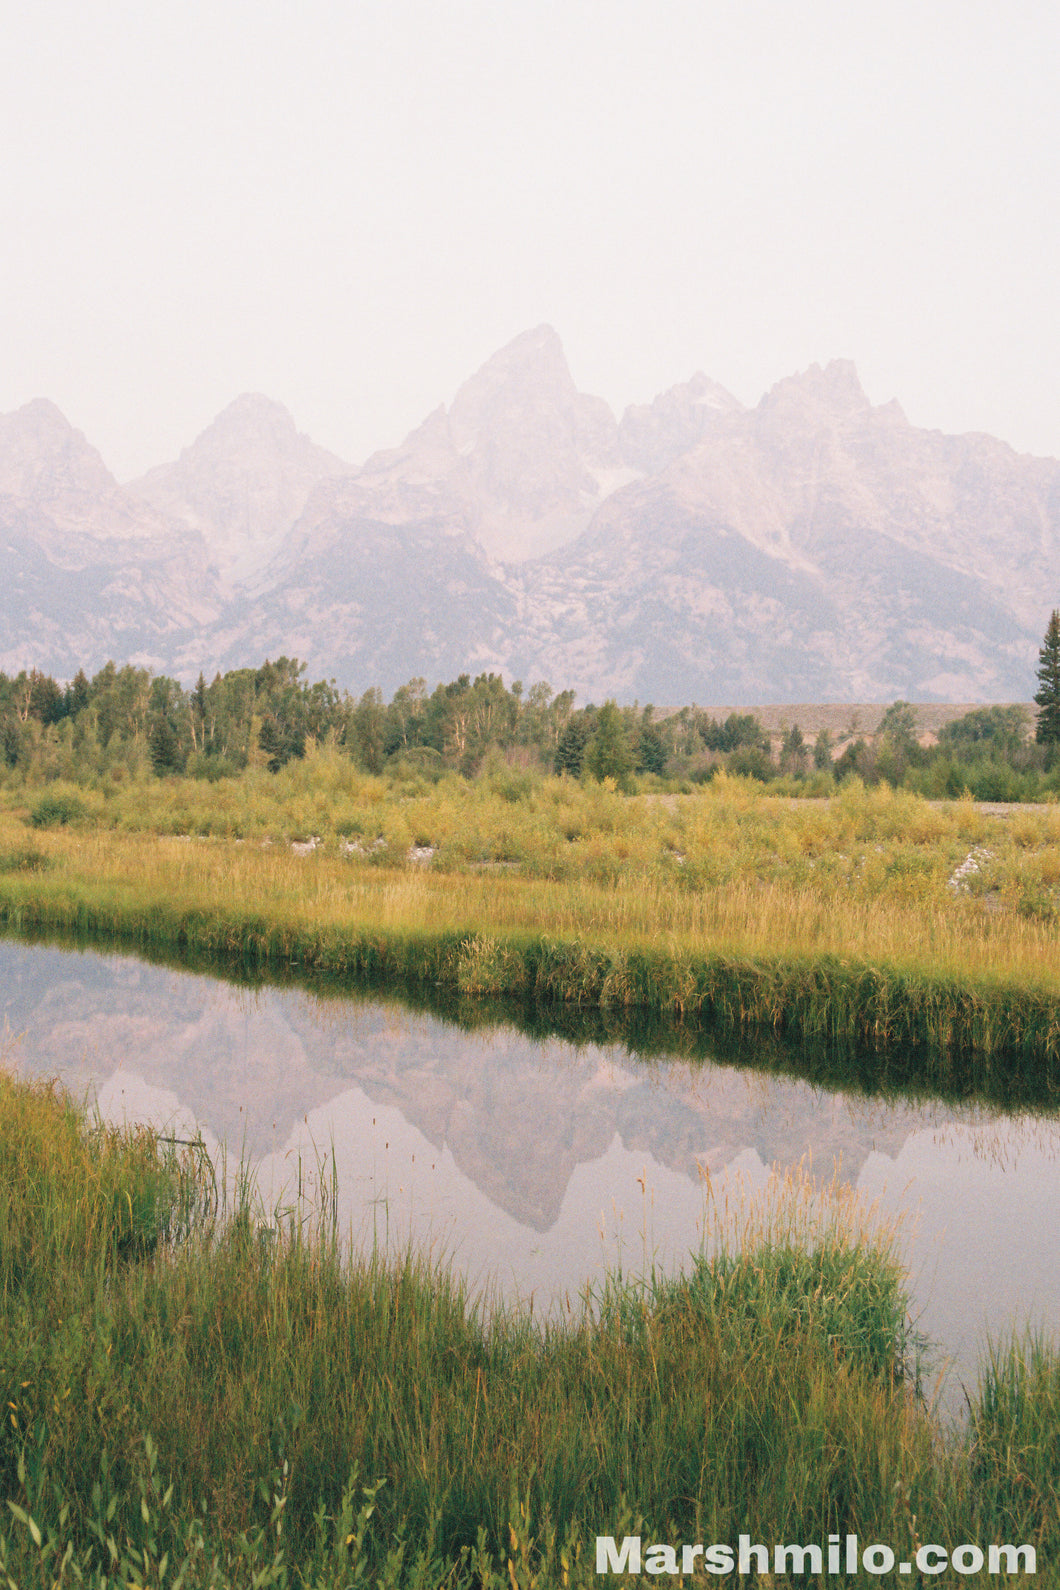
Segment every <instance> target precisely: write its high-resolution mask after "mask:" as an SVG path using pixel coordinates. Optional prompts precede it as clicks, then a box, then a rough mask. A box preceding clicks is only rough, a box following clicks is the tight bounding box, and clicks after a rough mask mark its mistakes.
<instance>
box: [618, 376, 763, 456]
mask: <svg viewBox="0 0 1060 1590" xmlns="http://www.w3.org/2000/svg"><path fill="white" fill-rule="evenodd" d="M743 411H744V410H743V404H742V403H741V402H740V401H739V399H738V398H734V397H733V395H732V393H731V392H727V391H726V390H725V388H724V387H723V386H721V385H719V383H718V382H717V381H712V380H711V379H710V377H709V376H706V375H704V374H703V372H702V370H697V371H696V373H695V375H694V376H692V378H691V380H689V381H683V382H681V383H680V384H679V385H678V386H672V387H670V388H669V390H668V391H666V392H660V393H659V394H658V396H657V397H655V398H654V399H653V400H652V402H651V403H638V404H632V403H631V404H630V406H629V408H627V409H626V411H625V413H624V414H623V416H622V420H621V423H620V425H619V436H620V440H621V446H622V456H623V458H624V459H625V461H626V463H627V464H630V465H632V466H633V468H635V469H638V470H641V471H643V472H644V473H645V474H649V475H651V474H656V473H657V472H658V471H659V470H661V469H665V468H666V466H667V465H668V464H671V463H672V462H673V461H674V459H676V458H679V457H680V456H681V454H682V453H685V452H687V451H688V450H689V448H691V447H694V446H695V445H696V443H697V442H699V441H700V440H701V439H702V437H703V436H704V435H705V434H707V432H708V431H710V429H711V428H712V426H714V425H716V424H717V423H718V422H719V421H722V420H723V419H724V418H725V417H726V416H728V415H732V414H741V413H743Z"/></svg>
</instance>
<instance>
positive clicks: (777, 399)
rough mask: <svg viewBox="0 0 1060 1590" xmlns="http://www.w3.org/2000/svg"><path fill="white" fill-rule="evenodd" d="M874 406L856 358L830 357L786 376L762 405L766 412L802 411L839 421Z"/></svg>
mask: <svg viewBox="0 0 1060 1590" xmlns="http://www.w3.org/2000/svg"><path fill="white" fill-rule="evenodd" d="M871 407H872V404H871V403H870V402H869V400H868V398H867V396H866V395H865V389H864V387H863V386H862V384H861V381H860V379H859V377H858V372H857V368H856V366H855V364H854V361H853V360H852V359H830V360H829V362H828V363H827V364H825V365H820V364H811V365H810V367H809V369H808V370H801V371H800V372H799V373H798V374H797V375H789V376H785V377H784V379H783V380H782V381H778V382H777V383H776V385H775V386H773V387H771V388H770V390H769V391H768V392H767V393H766V395H765V397H764V398H763V399H762V401H761V402H760V403H759V405H758V412H759V413H760V414H762V415H763V416H766V417H769V416H774V415H776V416H783V417H785V418H786V417H787V416H788V415H790V414H794V413H797V412H798V413H801V414H803V415H804V416H805V418H806V419H807V420H810V421H820V420H824V421H829V420H830V421H832V422H838V421H842V420H845V419H850V418H851V417H852V416H854V415H856V414H863V413H865V412H866V411H867V410H868V409H870V408H871Z"/></svg>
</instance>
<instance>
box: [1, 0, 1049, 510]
mask: <svg viewBox="0 0 1060 1590" xmlns="http://www.w3.org/2000/svg"><path fill="white" fill-rule="evenodd" d="M1058 33H1060V16H1058V13H1057V10H1056V8H1055V6H1053V5H1051V4H1048V3H1044V0H1043V3H1040V4H1030V3H1028V4H1016V5H1014V6H1011V7H1007V8H1005V9H1004V10H1002V9H1001V8H998V7H996V6H994V5H989V6H988V5H984V4H979V3H974V0H973V3H968V0H962V3H960V4H957V3H955V0H945V3H940V4H933V5H931V6H928V7H924V6H922V5H920V4H912V3H900V4H895V3H889V4H887V5H886V6H884V5H880V4H869V5H861V6H857V7H851V6H849V5H847V4H840V3H830V0H809V3H804V4H801V5H798V6H795V5H790V4H778V3H763V0H733V3H718V0H708V3H706V4H704V3H702V0H696V3H673V0H661V3H655V4H652V5H651V6H648V5H646V4H628V3H609V4H607V5H605V4H603V3H602V0H570V3H568V4H566V5H565V6H563V7H562V8H561V7H559V6H553V5H538V6H532V7H529V6H523V5H514V4H510V3H500V4H498V3H496V0H491V3H490V4H485V3H479V0H457V3H454V4H452V5H450V6H446V7H442V8H440V7H437V6H433V5H431V6H429V5H426V4H424V3H422V0H396V3H395V0H390V3H388V4H386V5H385V6H384V5H382V4H375V3H367V4H364V3H362V4H357V5H354V6H339V5H335V4H329V3H327V0H306V3H303V4H300V5H298V6H297V7H296V6H295V5H293V4H290V3H275V4H266V5H262V4H260V3H256V4H253V5H251V4H249V3H245V0H221V3H220V4H217V3H211V4H210V5H206V4H205V3H203V0H190V3H187V4H184V5H181V6H179V7H178V6H176V5H172V4H169V5H162V4H157V3H153V0H149V3H148V4H146V5H144V4H136V5H132V4H130V3H128V0H122V3H115V0H108V3H107V4H106V5H104V4H102V3H101V0H89V3H78V4H76V5H75V4H73V3H72V0H56V3H47V4H44V5H42V6H37V7H32V8H20V9H18V10H12V11H11V12H10V14H9V15H8V17H7V19H6V28H5V35H6V38H5V49H4V52H3V57H2V61H0V126H2V127H3V138H4V145H3V146H4V154H5V158H4V161H3V168H2V171H0V202H2V205H3V216H4V225H3V230H2V234H0V305H2V307H0V328H2V334H0V349H2V358H0V411H7V410H10V409H13V408H15V407H18V406H19V405H21V404H24V403H26V402H27V401H29V400H30V399H32V398H34V397H36V396H42V395H44V396H48V397H50V398H51V399H53V400H54V401H55V402H56V403H57V404H58V405H59V407H60V408H61V409H62V410H63V412H64V413H65V414H66V416H67V417H68V418H69V420H70V421H71V422H72V423H73V424H74V425H75V426H77V427H79V428H80V429H82V430H83V431H84V432H85V433H86V435H87V436H88V437H89V438H90V440H91V441H92V442H93V443H94V444H95V445H96V446H98V447H99V448H100V450H101V452H102V453H103V456H104V458H105V460H106V462H107V464H108V465H109V466H110V468H111V469H112V470H114V472H115V473H116V474H117V475H118V477H119V478H120V479H128V478H131V477H132V476H134V475H136V474H138V473H140V472H141V471H143V470H144V469H146V468H148V467H149V466H150V465H152V464H155V463H158V462H161V461H162V460H164V459H167V458H173V457H175V456H176V455H177V453H178V452H179V450H180V449H181V447H183V446H185V445H186V444H187V443H188V442H189V441H190V440H191V439H192V438H193V437H194V436H195V435H196V434H197V433H198V432H199V431H201V430H202V429H203V427H204V426H205V425H207V424H208V423H209V421H210V420H211V419H212V418H213V416H214V415H215V414H216V413H217V412H218V411H219V410H220V409H221V408H222V407H223V406H224V405H225V404H226V403H228V402H229V401H230V400H231V399H232V398H233V397H234V396H235V395H236V394H237V393H239V392H242V391H247V390H257V391H262V392H266V393H268V394H270V395H271V396H273V397H275V398H278V399H279V400H281V401H282V402H284V403H286V404H287V405H288V406H289V407H290V409H291V410H292V412H293V414H294V416H295V419H296V421H297V424H298V426H299V428H300V429H302V430H303V431H306V432H308V433H309V434H310V435H312V436H313V437H314V439H315V440H317V441H318V442H320V443H322V444H323V445H325V446H327V447H329V448H331V449H333V450H334V451H335V452H337V453H339V454H340V455H341V456H342V457H344V458H346V459H348V460H350V461H352V462H355V463H357V462H360V461H361V460H363V459H364V458H365V457H366V456H367V455H368V454H369V453H370V452H372V451H373V450H374V449H376V448H378V447H382V446H389V445H392V444H393V443H394V442H396V441H397V440H399V439H400V437H401V436H402V435H403V434H404V433H405V432H406V431H408V430H409V429H410V428H411V427H413V426H414V425H416V424H418V423H419V422H420V421H421V420H422V418H423V416H424V414H426V413H427V412H429V411H430V410H431V409H432V408H434V407H436V406H437V405H438V404H439V403H442V402H448V401H449V400H450V399H451V397H452V394H453V392H454V391H455V390H456V388H457V386H458V385H459V383H460V382H461V381H462V380H464V378H465V377H466V376H467V374H468V373H469V371H471V370H473V369H475V368H476V367H477V366H478V365H480V364H481V363H482V362H483V361H484V360H485V359H486V358H487V357H489V355H491V354H492V353H493V352H494V350H495V349H496V348H498V347H500V346H501V345H502V344H504V343H505V342H506V341H507V340H508V339H510V338H511V337H513V336H514V335H516V334H517V333H518V332H520V331H522V330H524V329H525V328H526V327H529V326H534V325H537V324H538V323H540V322H542V321H547V322H549V323H551V324H552V325H554V326H555V327H556V328H557V330H558V331H559V333H560V335H561V336H562V339H563V344H564V347H565V349H566V353H567V357H568V359H569V362H570V366H571V370H572V372H573V375H574V378H575V381H576V382H577V384H578V386H579V387H580V388H581V390H583V391H588V392H594V393H598V394H599V395H601V396H602V397H604V398H606V399H607V400H608V402H609V403H610V404H611V405H612V406H613V407H614V408H615V409H616V410H617V411H621V409H622V408H623V407H624V406H625V405H626V404H627V403H631V402H645V401H647V400H649V399H650V398H651V397H652V396H653V395H654V394H655V393H656V392H658V391H660V390H662V389H663V388H666V387H668V386H670V385H671V384H672V383H673V382H674V381H679V380H682V379H685V378H687V376H689V375H690V374H691V373H692V372H693V371H694V370H696V369H702V370H704V371H706V372H707V374H709V375H710V376H711V377H713V378H714V379H716V380H718V381H720V382H721V383H723V385H725V386H726V387H728V388H729V389H730V390H731V391H733V392H734V393H735V394H736V395H737V396H738V397H740V398H741V399H742V400H743V401H744V402H748V403H753V402H756V401H757V399H758V398H759V396H760V395H761V394H762V392H763V391H765V390H766V389H767V388H768V387H769V386H771V385H772V384H773V383H774V382H775V381H776V380H778V379H780V378H781V377H782V376H785V375H788V374H790V373H791V372H792V371H794V370H797V369H803V368H805V367H806V366H807V365H809V364H810V363H812V362H814V361H821V362H824V361H826V360H828V359H831V358H834V357H841V358H849V359H853V360H854V361H855V362H856V364H857V368H858V372H859V374H860V376H861V380H862V382H863V384H864V387H865V390H866V391H867V393H868V395H869V396H870V398H871V399H872V401H873V402H874V403H882V402H885V401H887V400H888V399H889V398H891V397H895V396H896V397H898V398H899V400H900V401H901V403H902V405H903V407H904V409H905V411H906V413H907V415H908V417H909V419H910V420H911V421H912V422H913V423H914V424H916V425H920V426H926V427H938V428H941V429H942V430H946V431H963V430H982V431H988V432H991V433H992V434H994V435H997V436H1000V437H1002V438H1003V439H1004V440H1006V441H1008V442H1010V443H1011V444H1012V445H1013V446H1014V447H1015V448H1017V449H1018V450H1020V451H1029V452H1036V453H1043V454H1049V455H1056V454H1060V392H1058V389H1057V385H1056V380H1055V371H1056V369H1057V367H1058V365H1060V316H1058V315H1057V313H1056V285H1055V261H1056V258H1057V255H1058V242H1060V238H1058V231H1060V211H1058V206H1057V203H1056V195H1057V191H1058V180H1057V179H1058V169H1057V167H1058V161H1060V153H1058V152H1060V128H1058V126H1057V121H1058V112H1057V107H1056V95H1055V61H1056V58H1057V44H1058V42H1060V40H1058Z"/></svg>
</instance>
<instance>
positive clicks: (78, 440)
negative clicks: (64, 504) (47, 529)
mask: <svg viewBox="0 0 1060 1590" xmlns="http://www.w3.org/2000/svg"><path fill="white" fill-rule="evenodd" d="M116 486H117V482H116V481H115V479H114V476H113V475H112V474H111V472H110V470H109V469H108V468H107V466H106V464H105V463H104V462H103V459H102V457H101V455H100V454H99V452H98V451H97V450H96V448H94V447H93V446H92V444H91V442H89V441H87V440H86V439H85V436H84V434H83V433H82V432H81V431H79V430H77V429H75V427H74V426H73V425H71V424H70V421H69V420H68V419H67V418H66V415H65V414H64V413H63V412H62V410H61V409H60V408H58V407H57V406H56V404H54V403H53V402H52V401H51V399H50V398H40V397H39V398H33V399H32V401H31V402H29V403H24V404H23V405H22V407H21V408H18V409H15V410H14V411H13V412H12V413H10V414H0V493H3V494H5V495H8V496H12V497H16V498H21V499H25V500H27V501H29V500H32V501H35V502H37V503H39V504H43V503H49V502H52V501H54V499H55V498H56V496H57V494H59V493H63V492H69V491H76V492H84V493H90V494H91V493H109V492H112V491H114V490H115V489H116Z"/></svg>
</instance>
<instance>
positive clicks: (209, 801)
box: [0, 751, 1060, 1094]
mask: <svg viewBox="0 0 1060 1590" xmlns="http://www.w3.org/2000/svg"><path fill="white" fill-rule="evenodd" d="M4 798H5V801H6V804H7V809H6V810H5V811H2V812H0V917H2V918H3V920H5V921H6V922H7V923H8V924H9V925H11V926H13V927H15V928H16V929H20V930H23V931H25V930H29V929H44V928H57V929H66V930H69V931H76V932H81V933H86V934H89V935H94V936H98V937H101V938H108V939H114V940H117V941H120V942H124V943H126V944H130V945H134V946H141V947H144V946H148V945H154V946H157V947H159V948H165V947H170V948H173V949H177V948H190V949H201V950H205V951H209V952H215V953H218V954H220V955H222V956H224V957H226V958H227V959H228V960H229V962H232V963H240V964H245V965H254V964H271V965H274V966H283V965H288V964H291V963H296V964H298V965H300V966H302V967H304V968H307V969H316V970H318V971H321V972H324V971H327V972H332V973H336V974H340V975H342V974H346V975H349V974H356V975H365V976H375V977H383V978H390V979H393V980H395V981H405V982H408V983H412V984H416V983H419V984H421V985H431V986H441V987H446V988H449V989H451V990H452V991H454V992H458V993H461V994H464V995H471V996H475V995H478V996H487V995H497V994H507V995H514V996H516V997H518V998H520V999H522V1000H524V1001H527V1002H532V1003H535V1004H537V1005H542V1004H544V1005H558V1004H569V1005H589V1006H597V1007H603V1008H620V1009H630V1010H645V1011H652V1010H654V1011H657V1012H660V1013H662V1014H665V1015H666V1016H667V1017H668V1018H670V1019H675V1020H678V1021H682V1020H683V1021H691V1020H695V1021H708V1022H710V1023H713V1024H714V1025H715V1026H716V1027H717V1028H719V1029H728V1030H740V1029H745V1030H752V1029H757V1030H761V1031H763V1032H770V1033H776V1034H778V1035H781V1036H783V1037H785V1038H788V1039H793V1040H795V1041H799V1042H814V1043H822V1042H823V1043H826V1044H834V1045H855V1046H858V1047H859V1048H860V1049H862V1050H864V1051H867V1052H875V1053H877V1054H879V1055H887V1056H889V1057H890V1063H893V1062H894V1059H895V1057H897V1056H901V1057H904V1059H903V1064H904V1063H908V1066H909V1067H910V1072H909V1074H910V1076H911V1077H912V1076H913V1075H914V1074H918V1075H920V1076H921V1078H922V1079H924V1080H926V1081H928V1082H931V1081H932V1080H934V1081H936V1082H937V1083H938V1085H939V1086H947V1087H953V1086H956V1087H958V1088H963V1087H966V1088H968V1089H975V1088H976V1087H979V1088H981V1089H985V1090H987V1091H991V1092H993V1093H995V1094H996V1093H997V1091H998V1089H999V1088H1000V1087H1001V1085H1002V1084H1003V1083H1004V1084H1005V1085H1009V1086H1011V1087H1012V1088H1014V1089H1016V1090H1017V1091H1018V1089H1019V1086H1020V1079H1021V1077H1022V1078H1025V1079H1026V1080H1027V1082H1028V1084H1029V1083H1030V1082H1031V1081H1033V1082H1034V1085H1035V1086H1036V1087H1038V1088H1040V1087H1041V1086H1042V1085H1043V1083H1044V1084H1045V1085H1047V1086H1049V1087H1051V1086H1053V1084H1054V1083H1055V1082H1056V1081H1060V953H1058V951H1060V844H1058V840H1060V806H1057V807H1043V808H1037V809H1034V810H1027V809H1020V808H1011V809H1009V810H1008V812H1007V813H1006V815H1004V816H1000V815H996V814H991V813H985V812H982V811H980V810H979V809H977V808H976V807H975V806H974V805H973V804H972V803H971V802H970V801H958V802H954V803H951V804H949V805H933V804H929V803H928V802H925V801H923V800H920V799H919V798H917V797H914V796H911V795H907V794H904V793H901V792H897V793H896V792H894V791H892V790H890V789H889V788H888V787H886V786H881V787H880V788H878V789H876V790H872V791H869V790H866V789H865V788H864V787H863V786H861V785H860V784H859V783H858V782H857V781H851V782H850V783H848V784H847V785H845V786H844V787H843V789H842V791H841V792H840V793H839V794H838V795H836V796H834V797H833V798H830V799H828V800H800V801H795V800H790V799H787V798H785V797H782V796H777V795H775V794H767V793H765V792H763V791H762V789H761V787H760V786H755V785H753V784H750V783H748V782H745V781H742V780H736V779H730V778H727V777H725V776H720V777H718V778H716V779H715V780H714V781H713V782H712V783H711V784H710V785H708V786H705V787H704V788H703V789H702V790H699V791H697V792H696V793H694V794H689V795H679V794H641V795H637V796H633V797H627V796H624V795H622V794H620V793H618V792H617V791H615V790H613V789H609V788H607V787H606V785H599V784H592V785H582V784H579V783H576V782H574V781H572V780H570V779H556V778H549V779H544V778H540V777H536V776H533V775H531V774H529V773H526V772H521V771H519V770H518V769H513V768H511V767H508V766H506V765H504V764H500V763H498V764H495V765H494V766H493V767H492V768H491V769H488V770H487V772H486V773H485V774H484V775H483V776H482V777H481V778H480V779H479V780H478V781H476V782H475V783H472V784H469V783H467V782H466V781H464V780H460V779H457V778H443V779H442V780H440V781H439V782H438V783H434V784H430V783H427V782H425V781H423V780H406V781H404V782H394V781H387V780H383V779H377V778H370V777H368V776H366V775H363V774H359V773H357V772H356V770H355V769H353V768H352V766H351V765H350V763H349V762H348V761H346V760H345V759H344V758H342V757H341V756H339V755H337V754H335V753H330V752H327V751H323V752H318V753H316V754H315V755H311V756H310V757H308V758H307V759H306V761H304V762H299V763H292V764H289V765H288V767H287V768H285V769H284V770H283V772H282V773H280V774H279V775H277V776H275V777H273V776H270V775H268V774H247V775H245V776H244V777H242V778H241V779H238V780H222V781H220V782H219V783H217V784H206V783H204V782H203V781H196V780H176V779H174V780H149V781H145V782H141V783H136V784H130V785H128V786H125V787H122V786H118V787H117V788H114V787H112V786H108V787H107V789H106V790H101V791H91V790H77V791H75V790H73V789H70V790H66V789H64V788H63V787H62V786H55V785H52V786H49V788H48V790H47V792H44V793H42V792H36V793H34V792H32V791H28V792H26V791H23V792H20V794H19V796H18V798H17V801H16V798H15V796H14V795H13V794H12V792H10V791H8V792H6V794H5V797H4Z"/></svg>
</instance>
